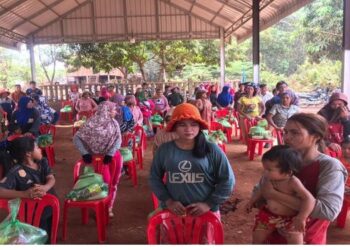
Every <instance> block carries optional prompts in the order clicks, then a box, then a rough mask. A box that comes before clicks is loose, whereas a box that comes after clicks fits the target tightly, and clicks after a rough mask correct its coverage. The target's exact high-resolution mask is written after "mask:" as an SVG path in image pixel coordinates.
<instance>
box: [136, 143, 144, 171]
mask: <svg viewBox="0 0 350 250" xmlns="http://www.w3.org/2000/svg"><path fill="white" fill-rule="evenodd" d="M137 158H138V161H139V167H140V169H143V159H142V149H141V148H140V149H139V150H138V151H137Z"/></svg>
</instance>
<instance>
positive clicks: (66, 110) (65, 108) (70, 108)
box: [60, 105, 72, 113]
mask: <svg viewBox="0 0 350 250" xmlns="http://www.w3.org/2000/svg"><path fill="white" fill-rule="evenodd" d="M60 112H62V113H69V112H72V107H71V106H69V105H66V106H64V107H63V108H61V109H60Z"/></svg>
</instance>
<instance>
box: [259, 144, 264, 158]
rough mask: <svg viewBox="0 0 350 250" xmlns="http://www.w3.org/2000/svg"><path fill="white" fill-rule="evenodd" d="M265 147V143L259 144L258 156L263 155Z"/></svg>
mask: <svg viewBox="0 0 350 250" xmlns="http://www.w3.org/2000/svg"><path fill="white" fill-rule="evenodd" d="M263 146H264V143H263V142H259V151H258V155H262V153H263Z"/></svg>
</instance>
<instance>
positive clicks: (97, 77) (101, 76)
mask: <svg viewBox="0 0 350 250" xmlns="http://www.w3.org/2000/svg"><path fill="white" fill-rule="evenodd" d="M121 79H123V74H122V72H121V71H120V70H119V69H112V70H111V71H110V72H109V73H106V72H103V71H100V72H99V73H97V74H94V72H93V70H92V68H90V69H87V68H84V67H81V68H80V69H79V70H77V71H74V72H71V73H67V83H68V84H71V83H74V82H76V83H78V84H86V83H88V84H89V83H109V82H116V81H118V80H121Z"/></svg>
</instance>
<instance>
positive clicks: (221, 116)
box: [214, 108, 229, 119]
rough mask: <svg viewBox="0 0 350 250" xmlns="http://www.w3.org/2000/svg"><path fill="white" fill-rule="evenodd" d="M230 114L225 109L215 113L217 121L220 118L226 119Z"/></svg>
mask: <svg viewBox="0 0 350 250" xmlns="http://www.w3.org/2000/svg"><path fill="white" fill-rule="evenodd" d="M228 114H229V110H228V109H226V108H224V109H219V110H217V111H215V112H214V117H215V118H216V119H218V118H224V117H226V116H227V115H228Z"/></svg>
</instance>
